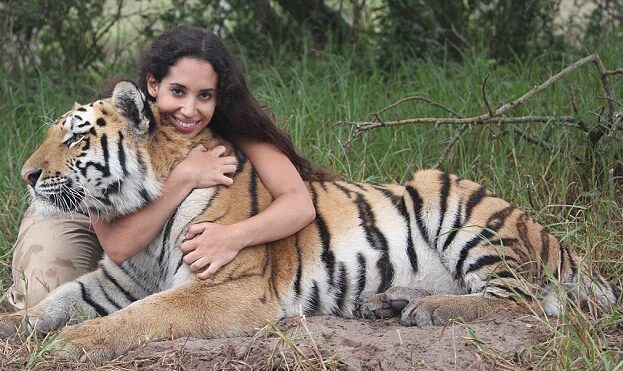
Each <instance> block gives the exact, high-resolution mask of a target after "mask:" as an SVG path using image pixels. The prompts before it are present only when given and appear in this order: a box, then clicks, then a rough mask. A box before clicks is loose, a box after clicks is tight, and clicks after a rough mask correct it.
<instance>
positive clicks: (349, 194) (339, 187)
mask: <svg viewBox="0 0 623 371" xmlns="http://www.w3.org/2000/svg"><path fill="white" fill-rule="evenodd" d="M333 185H334V186H335V188H337V189H339V190H340V191H342V192H344V194H345V195H346V196H348V198H352V194H353V192H352V191H351V190H349V189H348V188H346V187H344V186H341V185H340V184H339V183H338V182H335V183H333Z"/></svg>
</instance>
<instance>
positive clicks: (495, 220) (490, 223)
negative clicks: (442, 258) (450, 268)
mask: <svg viewBox="0 0 623 371" xmlns="http://www.w3.org/2000/svg"><path fill="white" fill-rule="evenodd" d="M513 210H514V209H513V208H512V207H511V206H508V207H505V208H504V209H502V210H500V211H498V212H496V213H494V214H493V215H491V216H490V217H489V220H487V223H486V226H485V227H484V228H483V229H482V230H481V231H480V233H479V234H478V235H477V236H476V237H474V238H472V239H471V240H470V241H468V242H467V243H466V244H465V246H463V248H462V249H461V253H460V254H459V260H458V261H457V263H456V267H455V270H454V278H455V279H457V280H458V279H460V278H462V277H463V264H464V263H465V259H466V258H467V254H468V253H469V251H470V250H471V249H472V248H474V247H475V246H477V245H478V244H479V243H480V242H482V241H483V240H489V239H490V238H491V237H492V236H493V235H494V234H495V233H497V231H499V230H500V228H502V226H503V225H504V222H505V221H506V219H507V218H508V216H509V215H510V214H511V213H512V212H513Z"/></svg>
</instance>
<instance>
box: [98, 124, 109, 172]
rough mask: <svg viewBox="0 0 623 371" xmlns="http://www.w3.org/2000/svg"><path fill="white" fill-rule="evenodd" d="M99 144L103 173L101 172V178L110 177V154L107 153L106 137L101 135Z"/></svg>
mask: <svg viewBox="0 0 623 371" xmlns="http://www.w3.org/2000/svg"><path fill="white" fill-rule="evenodd" d="M100 144H101V145H102V155H103V156H104V164H105V165H104V166H105V167H104V171H103V172H102V177H107V176H110V153H109V152H108V137H107V136H106V134H102V138H101V139H100Z"/></svg>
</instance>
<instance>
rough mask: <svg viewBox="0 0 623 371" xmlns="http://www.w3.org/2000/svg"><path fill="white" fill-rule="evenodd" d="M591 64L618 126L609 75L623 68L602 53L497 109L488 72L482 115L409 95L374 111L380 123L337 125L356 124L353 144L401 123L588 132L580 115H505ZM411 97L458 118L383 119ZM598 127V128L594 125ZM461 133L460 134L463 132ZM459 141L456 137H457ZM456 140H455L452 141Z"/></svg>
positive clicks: (586, 59) (593, 135) (346, 122)
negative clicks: (546, 126) (564, 127)
mask: <svg viewBox="0 0 623 371" xmlns="http://www.w3.org/2000/svg"><path fill="white" fill-rule="evenodd" d="M588 63H594V64H595V66H596V67H597V70H598V72H599V75H600V77H601V85H602V88H603V90H604V93H605V99H606V102H607V104H608V119H607V120H605V121H606V122H607V123H608V122H609V123H612V124H611V126H616V125H614V121H613V115H614V113H615V110H616V104H617V103H619V102H618V101H617V100H616V99H614V97H613V93H612V88H611V87H610V83H609V81H608V75H614V74H619V73H622V74H623V69H616V70H612V71H608V70H606V69H605V67H604V65H603V63H602V61H601V58H600V57H599V55H598V54H591V55H589V56H587V57H584V58H582V59H580V60H578V61H576V62H575V63H572V64H571V65H569V66H567V67H566V68H564V69H562V70H561V71H560V72H558V73H557V74H555V75H553V76H551V77H550V78H549V79H547V80H546V81H545V82H543V83H542V84H540V85H537V86H535V87H534V88H533V89H531V90H529V91H528V92H526V93H525V94H523V95H522V96H520V97H518V98H516V99H514V100H512V101H510V102H507V103H504V104H502V105H501V106H499V107H498V108H497V109H495V110H493V109H492V108H491V106H490V104H489V101H488V99H487V95H486V83H487V80H488V78H489V76H490V75H487V76H486V77H485V80H484V81H483V84H482V87H481V90H482V91H481V92H482V97H483V100H484V103H485V106H486V108H487V112H486V113H484V114H481V115H478V116H473V117H461V115H460V114H459V113H458V112H456V111H454V110H452V109H450V108H449V107H446V106H444V105H442V104H440V103H437V102H435V101H432V100H431V99H429V98H427V97H424V96H420V95H417V96H410V97H406V98H403V99H401V100H399V101H397V102H395V103H392V104H390V105H388V106H386V107H383V108H382V109H380V110H379V111H377V112H376V113H375V114H374V117H376V119H377V120H378V122H350V121H339V122H337V123H336V124H345V125H355V126H356V129H355V131H354V132H353V133H352V134H351V137H350V139H349V140H348V141H347V142H346V144H345V145H350V143H351V142H352V141H353V140H354V139H355V138H357V137H359V136H360V135H361V134H362V133H363V132H365V131H367V130H371V129H375V128H378V127H380V126H398V125H407V124H423V125H427V124H432V125H466V124H469V125H485V124H496V123H497V124H521V123H538V122H540V123H551V122H559V123H563V124H573V126H574V127H577V128H581V129H582V130H584V131H585V132H588V131H589V130H588V129H587V128H586V126H585V124H584V123H583V122H579V120H578V119H577V118H576V117H573V116H516V117H509V116H505V113H506V112H507V111H509V110H511V109H513V108H516V107H518V106H520V105H522V104H524V103H525V102H526V101H528V100H529V99H531V98H532V97H534V96H535V95H537V94H539V93H541V92H543V91H544V90H546V89H548V88H549V87H551V86H552V85H554V84H555V83H557V82H558V81H560V80H561V79H563V78H564V77H566V76H567V75H569V74H571V73H572V72H573V71H575V70H577V69H578V68H580V67H582V66H584V65H586V64H588ZM571 95H572V106H573V110H574V113H575V115H576V116H577V107H576V103H575V102H574V99H575V97H574V96H573V93H572V94H571ZM410 100H420V101H424V102H427V103H429V104H431V105H434V106H436V107H439V108H442V109H444V110H446V111H447V112H450V113H452V114H453V115H455V116H456V117H454V118H438V117H431V118H410V119H402V120H394V121H382V120H381V119H380V114H381V113H383V112H385V111H387V110H389V109H392V108H395V107H397V106H399V105H401V104H403V103H404V102H407V101H410ZM593 129H595V128H593ZM604 133H605V131H603V130H601V129H599V130H597V132H595V131H593V133H592V139H593V140H594V139H595V137H596V136H601V135H603V134H604ZM459 135H460V134H459ZM454 141H456V140H454ZM451 142H452V141H451Z"/></svg>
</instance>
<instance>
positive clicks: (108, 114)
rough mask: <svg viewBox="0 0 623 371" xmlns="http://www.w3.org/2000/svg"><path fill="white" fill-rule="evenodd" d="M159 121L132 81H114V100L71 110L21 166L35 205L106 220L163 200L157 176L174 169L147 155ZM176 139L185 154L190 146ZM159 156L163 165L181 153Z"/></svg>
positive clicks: (41, 209) (40, 207)
mask: <svg viewBox="0 0 623 371" xmlns="http://www.w3.org/2000/svg"><path fill="white" fill-rule="evenodd" d="M159 121H160V115H159V114H158V112H157V110H155V108H152V107H150V105H149V104H148V103H147V101H146V100H145V97H144V96H143V94H142V93H141V92H140V90H139V89H138V88H137V87H136V86H135V85H134V84H133V83H131V82H129V81H122V82H120V83H118V84H117V85H116V86H115V89H114V91H113V94H112V97H111V98H108V99H103V100H98V101H96V102H93V103H90V104H87V105H82V106H80V105H76V106H75V107H74V108H73V109H72V110H71V111H69V112H67V113H65V114H64V115H63V116H61V118H59V119H58V120H57V121H56V122H55V123H54V124H52V125H51V127H50V129H49V131H48V134H47V137H46V139H45V141H44V142H43V144H42V145H41V146H40V147H39V148H38V149H37V150H36V151H35V153H33V154H32V156H30V158H29V159H28V160H27V161H26V163H25V164H24V166H23V167H22V172H21V176H22V179H23V180H24V181H25V182H26V183H27V184H28V186H29V188H30V190H31V194H32V196H33V203H34V206H35V207H36V208H38V210H39V211H40V212H42V213H47V214H50V213H52V212H55V211H62V212H66V213H67V212H69V213H71V212H74V211H78V212H82V213H86V212H87V211H91V212H96V213H98V214H99V215H100V216H101V217H102V218H104V219H107V220H110V219H114V218H115V217H117V216H119V215H125V214H128V213H131V212H133V211H136V210H137V209H139V208H141V207H143V206H144V205H145V204H146V203H148V202H149V201H150V200H152V199H154V198H155V197H157V196H158V195H159V194H160V188H161V185H162V181H163V178H164V176H166V174H162V173H163V171H166V172H167V173H168V171H167V170H170V168H171V166H173V165H172V164H169V165H167V164H162V163H160V164H158V163H157V162H158V161H160V162H162V161H163V159H162V158H160V159H154V158H153V157H154V156H152V155H151V153H152V152H154V148H153V147H154V144H153V143H152V142H153V139H154V138H153V137H154V134H155V132H156V131H157V129H158V125H159ZM171 131H173V130H171ZM171 135H175V133H174V132H172V133H171ZM175 139H176V143H177V145H178V146H177V147H178V148H181V151H182V152H184V151H185V148H188V147H190V144H188V145H184V138H182V137H181V136H180V138H175ZM177 139H179V142H177ZM156 146H157V145H156ZM157 150H158V149H157V148H156V151H157ZM162 151H164V152H165V155H167V156H168V158H166V157H167V156H164V157H165V160H164V161H165V162H166V161H169V162H171V163H172V161H175V159H176V158H177V159H179V158H182V157H183V156H184V155H185V153H177V152H179V151H177V150H173V152H175V153H170V154H167V153H166V150H165V149H162ZM161 157H162V156H161ZM154 161H156V162H154Z"/></svg>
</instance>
